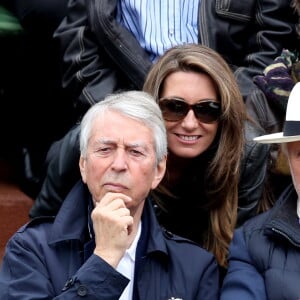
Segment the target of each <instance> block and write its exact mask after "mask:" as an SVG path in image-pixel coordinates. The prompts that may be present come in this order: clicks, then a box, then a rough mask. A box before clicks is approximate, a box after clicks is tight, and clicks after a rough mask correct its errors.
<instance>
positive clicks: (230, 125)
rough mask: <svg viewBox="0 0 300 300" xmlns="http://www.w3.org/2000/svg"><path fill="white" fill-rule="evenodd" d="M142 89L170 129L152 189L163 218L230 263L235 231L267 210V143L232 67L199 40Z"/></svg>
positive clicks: (163, 61) (176, 51)
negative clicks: (163, 166)
mask: <svg viewBox="0 0 300 300" xmlns="http://www.w3.org/2000/svg"><path fill="white" fill-rule="evenodd" d="M144 91H146V92H148V93H150V94H152V95H153V96H154V97H155V99H157V101H158V103H159V105H160V107H161V109H162V113H163V117H164V119H165V124H166V128H167V133H168V150H169V153H168V160H167V172H166V175H165V176H164V179H163V180H162V182H161V184H160V185H159V186H158V188H157V189H156V190H154V191H153V197H154V200H155V204H156V205H157V215H158V219H159V221H160V223H161V224H162V225H163V226H165V227H166V229H168V230H169V231H171V232H173V233H176V234H179V235H182V236H185V237H187V238H190V239H191V240H193V241H195V242H197V243H199V244H201V245H202V246H203V247H205V248H206V249H208V250H210V251H211V252H213V253H214V254H215V256H216V258H217V260H218V262H219V264H220V266H222V267H225V268H226V266H227V253H228V246H229V243H230V241H231V239H232V235H233V230H234V228H235V227H237V226H239V225H241V224H242V223H243V222H244V221H245V220H247V219H248V218H250V217H251V216H253V215H255V214H256V213H258V212H259V209H260V207H262V201H263V200H262V199H263V194H264V193H263V191H264V182H265V175H266V163H267V160H266V157H267V153H268V147H267V146H265V145H261V144H257V143H255V142H253V141H252V138H253V137H254V136H256V135H258V134H259V132H260V131H259V130H260V128H259V127H257V128H256V127H255V124H254V123H252V122H251V120H250V119H249V118H248V116H247V112H246V109H245V105H244V102H243V98H242V95H241V93H240V90H239V88H238V85H237V83H236V80H235V77H234V75H233V73H232V70H231V69H230V67H229V66H228V64H227V63H226V62H225V60H224V59H223V58H222V57H221V56H220V55H219V54H218V53H217V52H215V51H214V50H212V49H210V48H208V47H205V46H201V45H198V44H197V45H196V44H186V45H182V46H176V47H174V48H171V49H169V50H168V51H167V52H166V53H165V54H164V55H163V56H162V57H160V59H159V60H158V61H157V62H156V63H155V64H154V65H153V67H152V68H151V70H150V72H149V73H148V76H147V78H146V81H145V84H144Z"/></svg>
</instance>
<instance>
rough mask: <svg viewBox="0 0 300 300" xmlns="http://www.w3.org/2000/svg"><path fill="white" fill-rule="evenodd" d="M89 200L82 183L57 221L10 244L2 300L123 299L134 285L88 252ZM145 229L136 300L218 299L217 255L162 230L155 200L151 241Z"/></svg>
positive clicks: (146, 221)
mask: <svg viewBox="0 0 300 300" xmlns="http://www.w3.org/2000/svg"><path fill="white" fill-rule="evenodd" d="M89 198H90V196H89V193H88V191H87V188H86V186H84V185H83V183H82V182H79V183H78V184H76V185H75V187H74V188H73V189H72V191H71V192H70V194H69V195H68V197H67V198H66V200H65V201H64V203H63V206H62V207H61V210H60V211H59V213H58V214H57V217H56V218H55V219H54V218H53V217H48V218H37V219H35V220H33V221H31V223H29V224H27V225H25V226H23V227H22V228H21V229H20V230H19V231H18V232H17V233H16V235H15V236H14V237H13V238H12V239H11V240H10V241H9V243H8V245H7V251H8V252H7V253H6V255H5V256H4V259H3V264H2V269H1V271H0V298H1V299H12V298H15V299H20V298H22V299H24V300H25V299H28V300H29V299H30V300H33V299H43V298H47V299H50V298H51V299H52V298H54V297H56V298H55V299H64V300H66V299H81V298H82V296H85V299H119V297H120V295H121V293H122V291H123V290H124V288H125V287H126V285H127V283H128V279H127V278H125V277H124V276H122V275H121V274H120V273H118V272H117V271H116V270H115V269H114V268H112V267H111V266H110V265H108V264H107V263H106V262H105V261H103V260H102V259H101V258H100V257H98V256H96V255H94V254H91V250H90V249H91V246H87V243H89V242H90V241H91V239H90V235H89V231H88V227H87V224H88V215H87V211H88V203H89ZM144 226H147V230H148V236H147V241H146V245H145V246H144V251H143V250H142V249H143V247H141V246H142V245H141V244H140V243H139V247H141V248H139V250H138V257H137V259H138V261H137V265H138V266H139V267H138V273H137V276H136V280H135V281H134V285H135V286H136V291H137V295H138V296H137V297H134V299H135V300H137V299H143V300H147V299H151V300H152V299H172V297H174V298H179V299H180V298H182V299H188V300H196V299H199V300H200V299H207V300H208V299H209V300H212V299H218V293H219V273H218V266H217V263H216V260H215V259H214V257H213V255H212V254H210V253H208V252H207V251H205V250H204V249H202V248H200V247H199V246H196V245H195V244H194V243H193V242H191V241H189V240H186V239H183V238H181V237H178V236H175V235H173V234H171V233H169V232H166V231H164V230H162V228H161V227H160V226H159V225H158V223H157V220H156V217H155V215H154V212H153V208H152V205H151V200H150V199H147V200H146V203H145V208H144V211H143V215H142V235H143V234H145V235H147V230H145V228H144ZM144 242H145V241H144ZM140 250H141V251H143V253H140V252H139V251H140ZM85 251H88V252H89V253H90V254H91V256H89V255H87V253H85ZM187 253H188V255H186V254H187ZM20 254H21V255H20ZM84 258H85V259H84ZM20 274H22V277H24V278H27V277H29V276H30V279H29V281H28V280H26V282H22V280H18V279H19V278H20ZM174 283H176V284H174ZM62 290H63V291H62Z"/></svg>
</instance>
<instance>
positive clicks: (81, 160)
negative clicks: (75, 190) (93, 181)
mask: <svg viewBox="0 0 300 300" xmlns="http://www.w3.org/2000/svg"><path fill="white" fill-rule="evenodd" d="M85 164H86V160H85V158H84V157H83V156H82V155H80V158H79V170H80V173H81V178H82V181H83V182H84V183H86V173H85Z"/></svg>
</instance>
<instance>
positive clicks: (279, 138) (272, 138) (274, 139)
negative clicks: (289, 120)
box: [253, 132, 300, 144]
mask: <svg viewBox="0 0 300 300" xmlns="http://www.w3.org/2000/svg"><path fill="white" fill-rule="evenodd" d="M253 140H254V141H256V142H258V143H262V144H272V143H289V142H297V141H300V135H293V136H284V135H283V132H277V133H271V134H267V135H262V136H258V137H256V138H254V139H253Z"/></svg>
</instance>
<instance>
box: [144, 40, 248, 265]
mask: <svg viewBox="0 0 300 300" xmlns="http://www.w3.org/2000/svg"><path fill="white" fill-rule="evenodd" d="M178 71H183V72H189V71H193V72H199V73H205V74H207V75H208V76H209V77H210V78H211V79H212V80H213V82H214V83H215V86H216V88H217V93H218V96H219V100H220V102H221V107H222V117H221V120H220V121H219V141H218V145H217V150H216V154H215V156H214V158H213V159H212V161H211V163H210V165H209V169H208V170H205V172H207V174H206V179H208V180H206V182H210V183H211V184H210V187H209V190H208V191H206V193H207V195H208V200H209V214H210V216H209V228H208V236H207V237H206V240H205V241H204V245H203V246H204V247H205V248H206V249H207V250H209V251H211V252H212V253H213V254H214V255H215V256H216V258H217V260H218V263H219V264H220V265H221V266H224V267H226V266H227V254H228V248H229V244H230V241H231V239H232V237H233V231H234V228H235V226H236V220H237V208H238V184H239V179H240V167H241V160H242V157H243V149H244V143H245V140H244V124H245V120H246V119H247V113H246V110H245V105H244V102H243V98H242V95H241V93H240V90H239V87H238V85H237V83H236V80H235V78H234V75H233V72H232V70H231V69H230V67H229V66H228V64H227V63H226V62H225V60H224V59H223V58H222V57H221V56H220V55H219V54H218V53H217V52H216V51H214V50H212V49H211V48H208V47H206V46H203V45H198V44H185V45H179V46H175V47H173V48H171V49H169V50H168V51H166V52H165V54H164V55H163V56H161V57H160V58H159V60H158V61H157V62H156V63H155V64H154V65H153V66H152V68H151V70H150V72H149V73H148V76H147V78H146V81H145V84H144V88H143V89H144V91H146V92H148V93H150V94H152V95H153V96H154V98H155V99H156V100H157V101H158V99H159V98H160V96H161V91H162V88H163V85H164V81H165V79H166V78H167V77H168V76H169V75H170V74H172V73H174V72H178ZM162 190H163V187H162Z"/></svg>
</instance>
